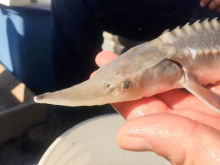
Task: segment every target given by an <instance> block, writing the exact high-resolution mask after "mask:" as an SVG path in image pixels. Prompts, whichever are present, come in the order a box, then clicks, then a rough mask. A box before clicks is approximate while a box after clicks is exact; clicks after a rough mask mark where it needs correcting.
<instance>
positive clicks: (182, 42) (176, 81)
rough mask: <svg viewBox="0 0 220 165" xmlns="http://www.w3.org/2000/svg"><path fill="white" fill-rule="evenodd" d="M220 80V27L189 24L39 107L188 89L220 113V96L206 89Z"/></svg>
mask: <svg viewBox="0 0 220 165" xmlns="http://www.w3.org/2000/svg"><path fill="white" fill-rule="evenodd" d="M218 80H220V23H219V22H218V21H217V19H216V18H215V19H213V20H211V21H208V20H205V21H203V22H199V21H197V22H195V23H193V24H191V25H190V24H186V25H185V26H183V27H182V28H180V27H177V28H176V29H174V30H173V31H165V32H164V33H163V34H162V35H161V36H159V37H158V38H156V39H154V40H152V41H150V42H146V43H143V44H141V45H138V46H136V47H134V48H131V49H130V50H128V51H127V52H125V53H124V54H122V55H121V56H119V57H118V58H116V59H115V60H113V61H111V62H110V63H107V64H105V65H104V66H102V67H101V68H99V69H98V71H97V73H96V75H95V76H94V77H92V78H91V79H89V80H87V81H85V82H82V83H81V84H78V85H75V86H73V87H70V88H67V89H64V90H61V91H56V92H52V93H45V94H43V95H39V96H36V97H35V98H34V100H35V101H36V102H38V103H48V104H55V105H65V106H91V105H102V104H106V103H115V102H123V101H131V100H137V99H141V98H143V97H149V96H153V95H155V94H158V93H162V92H165V91H169V90H171V89H176V88H186V89H187V90H188V91H190V92H191V93H192V94H194V95H195V96H196V97H198V98H199V99H200V100H201V101H203V102H204V103H205V104H207V105H208V106H210V107H211V108H212V109H213V110H215V111H217V112H220V96H218V95H216V94H215V93H213V92H212V91H210V90H208V89H206V88H205V87H203V86H205V85H207V84H215V82H216V81H218Z"/></svg>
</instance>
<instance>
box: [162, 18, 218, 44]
mask: <svg viewBox="0 0 220 165" xmlns="http://www.w3.org/2000/svg"><path fill="white" fill-rule="evenodd" d="M214 30H215V31H216V32H217V31H220V23H219V22H218V20H217V18H214V19H212V20H211V21H209V20H208V19H206V20H204V21H202V22H200V20H197V21H196V22H194V23H193V24H190V23H187V24H185V25H184V26H183V27H181V28H180V27H179V26H178V27H177V28H175V29H174V30H172V31H165V32H164V33H163V34H162V35H161V36H159V38H160V39H161V41H162V42H163V43H164V44H174V43H176V42H178V41H179V40H181V39H184V38H186V37H187V36H192V35H195V36H196V35H197V34H198V33H203V32H205V31H208V32H211V31H214Z"/></svg>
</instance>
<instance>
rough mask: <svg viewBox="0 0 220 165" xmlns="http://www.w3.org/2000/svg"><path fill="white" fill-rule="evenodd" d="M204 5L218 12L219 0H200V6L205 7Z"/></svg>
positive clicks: (219, 10) (219, 9) (219, 7)
mask: <svg viewBox="0 0 220 165" xmlns="http://www.w3.org/2000/svg"><path fill="white" fill-rule="evenodd" d="M206 5H209V9H210V10H216V11H217V12H219V13H220V0H201V1H200V6H201V7H205V6H206Z"/></svg>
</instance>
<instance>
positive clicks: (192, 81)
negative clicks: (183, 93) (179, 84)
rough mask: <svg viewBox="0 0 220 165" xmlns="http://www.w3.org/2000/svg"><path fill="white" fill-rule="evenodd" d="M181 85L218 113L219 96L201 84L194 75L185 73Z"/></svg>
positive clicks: (219, 105) (219, 106)
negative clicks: (183, 81)
mask: <svg viewBox="0 0 220 165" xmlns="http://www.w3.org/2000/svg"><path fill="white" fill-rule="evenodd" d="M183 86H184V88H186V89H187V90H188V91H190V92H191V93H192V94H193V95H195V96H196V97H198V98H199V99H200V100H201V101H202V102H204V103H205V104H206V105H208V106H209V107H210V108H212V109H213V110H215V111H216V112H218V113H220V96H219V95H217V94H215V93H213V92H212V91H210V90H208V89H206V88H205V87H203V86H201V85H200V84H199V82H198V80H197V78H196V76H194V75H193V74H191V73H185V83H184V85H183Z"/></svg>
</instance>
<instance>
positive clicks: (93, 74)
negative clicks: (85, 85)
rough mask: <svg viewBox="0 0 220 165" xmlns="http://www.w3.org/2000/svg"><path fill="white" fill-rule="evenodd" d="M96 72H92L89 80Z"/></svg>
mask: <svg viewBox="0 0 220 165" xmlns="http://www.w3.org/2000/svg"><path fill="white" fill-rule="evenodd" d="M96 72H97V71H94V72H92V74H91V75H90V77H89V78H92V77H93V76H95V74H96Z"/></svg>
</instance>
